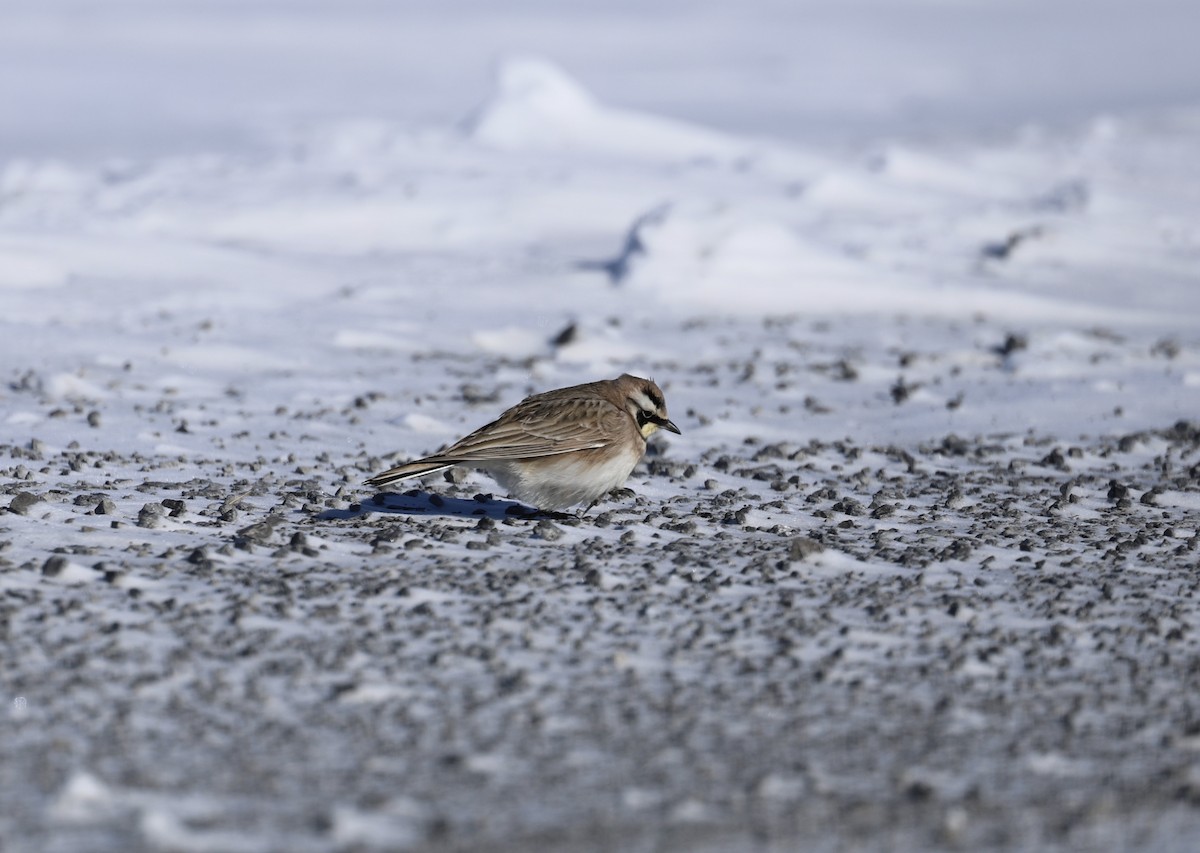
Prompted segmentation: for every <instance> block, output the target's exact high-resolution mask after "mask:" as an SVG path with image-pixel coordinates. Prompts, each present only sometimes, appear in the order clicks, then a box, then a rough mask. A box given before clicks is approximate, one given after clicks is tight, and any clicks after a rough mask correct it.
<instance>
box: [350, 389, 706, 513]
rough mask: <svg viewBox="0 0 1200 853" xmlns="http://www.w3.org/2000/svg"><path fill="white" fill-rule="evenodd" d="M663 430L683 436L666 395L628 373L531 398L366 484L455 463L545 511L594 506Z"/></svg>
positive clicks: (392, 480)
mask: <svg viewBox="0 0 1200 853" xmlns="http://www.w3.org/2000/svg"><path fill="white" fill-rule="evenodd" d="M660 429H665V430H668V431H670V432H673V433H675V434H676V435H681V434H682V433H680V431H679V427H677V426H675V424H674V423H673V422H672V421H671V419H670V418H669V417H668V416H667V405H666V401H665V400H664V399H663V393H662V390H661V389H660V388H659V387H658V386H657V385H656V384H654V382H653V381H651V380H649V379H643V378H641V377H640V376H631V375H630V374H628V373H625V374H622V375H621V376H618V377H617V378H616V379H602V380H600V381H598V382H587V383H585V384H583V385H572V386H571V387H569V388H557V389H555V390H553V391H545V392H543V393H541V394H534V395H533V396H531V397H526V398H525V399H524V400H522V401H521V402H519V403H517V404H516V405H515V406H513V407H512V408H510V409H508V410H507V411H505V412H504V413H503V414H501V415H500V417H498V418H496V420H494V421H492V422H491V423H489V424H487V425H485V426H482V427H480V428H479V429H477V430H475V431H474V432H473V433H471V434H470V435H468V436H466V437H465V438H461V439H459V440H458V441H456V442H455V443H454V444H452V445H450V446H449V447H447V448H446V449H445V450H442V451H440V452H438V453H435V454H433V455H432V456H426V457H423V458H421V459H416V460H413V461H412V462H406V463H404V464H403V465H397V466H396V467H395V468H390V469H388V470H387V471H384V472H383V473H381V474H376V475H375V476H374V477H371V478H370V479H369V480H367V481H366V482H367V485H369V486H373V487H375V488H383V487H385V486H389V485H391V484H392V483H397V482H400V481H401V480H408V479H410V478H413V477H423V476H425V475H426V474H433V473H436V472H437V471H444V470H446V469H447V468H452V467H454V466H456V465H462V466H466V467H470V468H478V469H480V470H482V471H483V472H484V473H486V474H488V475H489V476H490V477H491V478H492V479H494V480H495V481H496V482H497V483H499V484H500V486H501V487H502V488H504V489H505V490H506V491H507V492H508V494H509V495H511V496H512V497H514V498H516V499H517V500H519V501H521V502H522V503H526V504H529V505H532V506H534V507H536V508H538V509H539V510H544V511H558V510H562V509H566V508H567V507H571V506H575V505H576V504H581V503H587V504H588V508H590V507H591V506H593V505H594V504H595V503H596V501H598V500H599V499H600V498H601V497H603V496H604V495H606V494H608V493H609V492H610V491H612V490H613V489H615V488H617V487H618V486H620V485H621V484H622V483H624V482H625V480H626V478H628V477H629V474H630V473H631V472H632V471H633V466H634V465H636V464H637V463H638V461H639V460H640V459H641V458H642V456H643V454H645V452H646V439H648V438H649V437H650V436H651V435H653V434H654V433H655V432H657V431H658V430H660Z"/></svg>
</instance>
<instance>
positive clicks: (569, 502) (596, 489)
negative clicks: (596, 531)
mask: <svg viewBox="0 0 1200 853" xmlns="http://www.w3.org/2000/svg"><path fill="white" fill-rule="evenodd" d="M641 458H642V455H641V453H625V454H619V455H612V456H609V457H608V458H597V457H596V455H595V454H588V453H585V452H579V453H564V454H561V455H559V456H543V457H540V458H537V459H525V460H520V461H513V462H504V463H494V464H492V465H489V466H488V467H487V468H486V469H484V470H485V471H486V472H487V473H488V474H489V475H490V476H491V477H492V478H493V479H494V480H495V481H496V482H497V483H499V484H500V486H501V487H503V488H504V489H505V490H507V491H508V493H509V494H510V495H512V496H513V497H514V498H516V499H517V500H519V501H523V502H525V503H528V504H532V505H533V506H536V507H538V508H539V509H564V508H566V507H569V506H574V505H575V504H580V503H589V504H590V503H591V502H593V501H595V500H596V499H598V498H600V497H603V496H604V495H606V494H608V493H609V492H611V491H612V490H613V489H615V488H617V487H618V486H620V485H621V484H622V483H624V482H625V481H626V480H627V479H629V474H630V472H632V471H633V466H634V465H636V464H637V462H638V460H639V459H641Z"/></svg>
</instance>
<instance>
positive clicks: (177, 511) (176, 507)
mask: <svg viewBox="0 0 1200 853" xmlns="http://www.w3.org/2000/svg"><path fill="white" fill-rule="evenodd" d="M162 505H163V506H165V507H166V508H167V509H168V510H170V511H171V513H170V514H171V518H179V517H180V516H182V515H183V514H184V513H186V512H187V504H186V503H184V502H183V501H181V500H179V498H165V499H164V500H163V501H162Z"/></svg>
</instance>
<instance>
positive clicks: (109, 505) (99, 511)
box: [92, 498, 117, 515]
mask: <svg viewBox="0 0 1200 853" xmlns="http://www.w3.org/2000/svg"><path fill="white" fill-rule="evenodd" d="M116 511H117V505H116V504H115V503H113V502H112V499H111V498H101V499H100V500H99V501H98V502H97V503H96V508H95V509H94V510H92V514H93V515H112V514H113V513H115V512H116Z"/></svg>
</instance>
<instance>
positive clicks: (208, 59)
mask: <svg viewBox="0 0 1200 853" xmlns="http://www.w3.org/2000/svg"><path fill="white" fill-rule="evenodd" d="M1198 30H1200V6H1198V5H1197V4H1196V3H1195V2H1194V0H1143V2H1137V3H1131V2H1128V1H1127V0H754V2H738V3H731V2H718V0H654V2H641V0H639V2H633V0H605V2H590V0H589V2H557V0H508V2H504V3H494V2H490V0H455V2H442V0H408V2H385V0H340V2H337V3H327V2H315V0H203V2H201V0H104V2H94V1H93V0H38V2H27V1H26V0H0V157H12V156H26V157H27V156H39V157H42V156H48V157H63V158H70V159H91V158H103V157H110V156H114V155H118V156H132V157H142V156H145V155H159V154H164V153H180V152H190V151H197V150H206V151H207V150H213V149H215V148H222V149H225V148H230V147H245V146H253V145H256V144H259V143H260V142H261V140H262V136H263V133H264V130H265V129H273V128H278V127H279V126H280V124H281V123H282V124H286V123H293V122H321V121H325V120H329V119H337V120H340V119H345V118H359V117H372V118H378V119H385V120H389V121H397V122H402V123H411V124H413V125H418V126H423V125H438V126H444V125H445V124H447V123H449V122H453V121H456V120H459V119H461V118H463V117H464V116H465V115H468V114H469V112H470V110H471V109H472V108H473V107H474V106H475V105H476V104H477V103H478V101H479V100H480V98H481V97H482V96H483V94H484V93H486V92H487V91H488V88H489V82H490V80H491V77H492V75H493V72H494V68H495V66H496V64H497V62H499V61H501V60H502V59H503V58H504V57H506V56H508V55H511V54H526V53H528V54H536V55H539V56H544V57H546V58H547V59H549V60H551V61H554V62H557V63H558V64H560V65H561V66H562V67H563V68H564V69H565V70H566V71H567V72H569V73H570V74H572V75H574V76H575V77H577V78H578V79H579V80H580V81H581V82H582V84H583V85H584V86H585V87H586V88H587V89H588V90H590V91H591V92H593V93H595V94H596V95H597V97H599V98H600V99H601V100H603V101H606V102H608V103H613V104H620V105H622V106H625V107H630V108H635V109H639V110H645V111H648V112H653V113H657V114H661V115H665V116H671V117H676V118H682V119H687V120H691V121H696V122H700V123H704V124H708V125H711V126H714V127H717V128H720V129H724V130H727V131H734V132H738V133H752V134H763V135H771V136H775V137H779V138H783V139H787V140H789V141H803V142H805V143H806V144H818V143H822V142H835V143H844V142H846V141H849V142H858V141H861V140H863V139H873V138H878V137H879V136H880V135H889V136H892V137H902V136H910V137H911V136H914V135H920V134H927V133H937V134H944V133H946V132H947V131H953V132H954V133H961V134H974V133H987V132H990V131H994V130H998V129H1011V128H1012V127H1014V126H1019V125H1021V124H1022V123H1026V122H1037V123H1042V124H1045V123H1050V124H1054V123H1061V122H1070V121H1076V120H1080V119H1085V118H1089V117H1092V116H1095V115H1096V114H1098V113H1105V112H1117V113H1124V112H1129V111H1140V110H1146V109H1157V108H1164V107H1171V106H1173V105H1175V104H1178V103H1183V102H1194V101H1195V100H1196V99H1197V97H1198V96H1200V51H1197V50H1195V47H1194V41H1195V33H1196V32H1197V31H1198Z"/></svg>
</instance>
